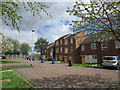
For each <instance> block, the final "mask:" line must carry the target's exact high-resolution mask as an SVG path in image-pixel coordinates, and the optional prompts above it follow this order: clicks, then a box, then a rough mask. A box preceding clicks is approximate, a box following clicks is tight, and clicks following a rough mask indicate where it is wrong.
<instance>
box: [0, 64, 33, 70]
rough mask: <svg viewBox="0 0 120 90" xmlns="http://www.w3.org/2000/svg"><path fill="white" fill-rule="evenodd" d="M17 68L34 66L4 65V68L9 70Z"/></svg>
mask: <svg viewBox="0 0 120 90" xmlns="http://www.w3.org/2000/svg"><path fill="white" fill-rule="evenodd" d="M15 68H33V66H31V65H16V66H5V67H2V70H9V69H15ZM0 70H1V69H0Z"/></svg>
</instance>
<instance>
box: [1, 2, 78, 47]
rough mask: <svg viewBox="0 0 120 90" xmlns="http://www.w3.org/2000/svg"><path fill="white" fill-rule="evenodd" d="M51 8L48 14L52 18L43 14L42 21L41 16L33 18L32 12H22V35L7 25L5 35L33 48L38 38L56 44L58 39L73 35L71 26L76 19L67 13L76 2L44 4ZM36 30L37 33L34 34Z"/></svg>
mask: <svg viewBox="0 0 120 90" xmlns="http://www.w3.org/2000/svg"><path fill="white" fill-rule="evenodd" d="M44 4H45V5H47V6H49V8H48V9H46V10H47V11H48V13H49V14H50V15H51V16H52V18H50V17H48V16H47V15H46V14H44V13H41V16H42V19H40V18H39V16H37V15H36V16H35V17H33V16H32V14H31V13H30V12H25V11H24V10H21V12H20V13H21V15H22V16H23V18H22V24H19V27H20V33H18V32H17V31H16V30H10V28H9V27H8V26H6V25H3V27H4V28H3V29H4V30H3V31H2V32H3V34H4V35H5V36H7V37H11V38H13V39H17V40H18V41H19V42H20V43H23V42H27V43H29V44H30V45H31V46H32V38H33V43H35V42H36V40H37V38H38V37H44V38H46V39H47V40H48V41H49V42H54V41H55V40H56V39H58V38H60V37H61V36H63V35H66V34H68V33H73V28H72V27H71V26H70V25H69V24H70V23H71V22H72V20H75V19H76V17H73V16H70V15H69V13H67V12H66V10H67V7H70V8H72V6H73V5H74V2H44ZM32 29H35V33H32ZM32 36H33V37H32Z"/></svg>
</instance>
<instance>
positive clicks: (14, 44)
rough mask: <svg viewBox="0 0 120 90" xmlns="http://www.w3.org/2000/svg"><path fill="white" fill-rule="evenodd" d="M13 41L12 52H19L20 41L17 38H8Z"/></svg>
mask: <svg viewBox="0 0 120 90" xmlns="http://www.w3.org/2000/svg"><path fill="white" fill-rule="evenodd" d="M8 39H9V40H11V41H12V42H13V52H12V54H20V42H19V41H18V40H15V39H12V38H8Z"/></svg>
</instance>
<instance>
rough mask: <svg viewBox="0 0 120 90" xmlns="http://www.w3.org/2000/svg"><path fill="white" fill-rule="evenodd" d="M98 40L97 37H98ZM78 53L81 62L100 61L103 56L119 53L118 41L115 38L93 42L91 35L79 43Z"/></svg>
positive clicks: (119, 44) (119, 43) (119, 45)
mask: <svg viewBox="0 0 120 90" xmlns="http://www.w3.org/2000/svg"><path fill="white" fill-rule="evenodd" d="M98 40H99V39H98ZM79 55H80V62H81V63H83V64H84V63H99V64H101V63H102V57H103V56H118V55H120V42H118V41H117V40H116V39H115V38H114V39H111V40H108V41H106V42H98V41H96V42H94V41H93V39H92V36H88V37H87V38H86V39H85V40H83V41H82V42H81V43H80V47H79Z"/></svg>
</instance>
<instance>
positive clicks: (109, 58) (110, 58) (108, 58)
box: [103, 57, 114, 60]
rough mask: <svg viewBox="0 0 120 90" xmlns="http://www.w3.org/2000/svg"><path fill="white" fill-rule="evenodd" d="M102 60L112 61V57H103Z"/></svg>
mask: <svg viewBox="0 0 120 90" xmlns="http://www.w3.org/2000/svg"><path fill="white" fill-rule="evenodd" d="M103 59H104V60H114V57H104V58H103Z"/></svg>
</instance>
